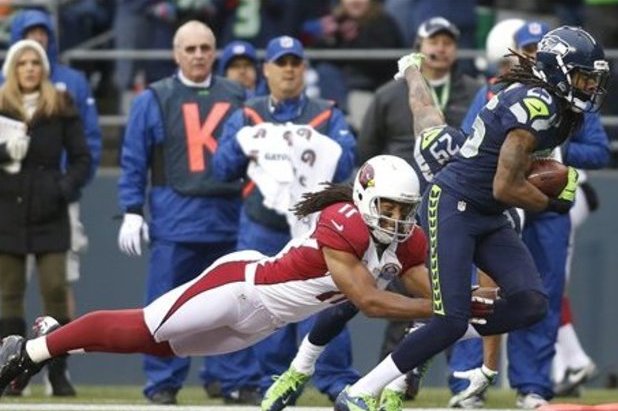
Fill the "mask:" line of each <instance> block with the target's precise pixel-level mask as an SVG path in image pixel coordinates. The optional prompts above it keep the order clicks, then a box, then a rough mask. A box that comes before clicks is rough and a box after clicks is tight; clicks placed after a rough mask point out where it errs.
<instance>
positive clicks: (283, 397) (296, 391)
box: [261, 367, 311, 411]
mask: <svg viewBox="0 0 618 411" xmlns="http://www.w3.org/2000/svg"><path fill="white" fill-rule="evenodd" d="M309 378H311V376H310V375H308V374H304V373H302V372H298V371H296V370H295V369H294V368H292V367H290V368H289V369H288V370H287V371H286V372H284V373H283V374H281V375H280V376H278V377H274V380H275V382H274V383H273V384H272V385H271V386H270V387H268V390H266V394H264V399H263V400H262V404H261V407H262V411H279V410H282V409H284V408H285V407H287V406H288V405H294V404H295V403H296V400H297V399H298V397H300V394H301V393H302V392H303V388H304V386H305V384H306V383H307V381H309Z"/></svg>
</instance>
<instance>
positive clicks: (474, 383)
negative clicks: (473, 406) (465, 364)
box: [448, 364, 498, 408]
mask: <svg viewBox="0 0 618 411" xmlns="http://www.w3.org/2000/svg"><path fill="white" fill-rule="evenodd" d="M497 375H498V371H493V370H490V369H489V368H487V367H486V366H485V365H484V364H483V366H481V367H480V368H474V369H472V370H468V371H455V372H454V373H453V376H454V377H455V378H461V379H462V380H468V381H470V385H468V387H467V388H466V389H465V390H463V391H461V392H460V393H458V394H457V395H455V396H453V398H451V399H450V401H449V402H448V406H449V408H457V407H458V406H460V404H459V403H460V402H461V401H463V400H466V399H468V398H470V397H473V396H475V395H481V394H483V393H484V392H485V391H486V390H487V388H488V387H489V386H490V385H491V384H492V383H493V382H494V381H495V379H496V376H497Z"/></svg>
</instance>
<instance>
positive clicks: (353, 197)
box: [0, 155, 491, 392]
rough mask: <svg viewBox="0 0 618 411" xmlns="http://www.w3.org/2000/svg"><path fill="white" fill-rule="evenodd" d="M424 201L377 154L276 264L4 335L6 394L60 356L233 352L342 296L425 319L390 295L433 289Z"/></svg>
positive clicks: (248, 260)
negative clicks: (399, 284)
mask: <svg viewBox="0 0 618 411" xmlns="http://www.w3.org/2000/svg"><path fill="white" fill-rule="evenodd" d="M420 198H421V195H420V191H419V182H418V179H417V177H416V173H415V172H414V171H413V169H412V168H411V167H410V166H409V165H408V164H407V163H406V162H405V161H404V160H401V159H399V158H397V157H394V156H386V155H382V156H377V157H374V158H372V159H370V160H369V161H367V163H365V165H363V166H362V167H361V169H360V171H359V172H358V174H357V176H356V178H355V182H354V189H352V188H351V187H349V186H347V185H330V186H328V187H327V188H326V189H324V190H323V191H320V192H318V193H311V194H307V195H305V196H304V200H303V201H301V202H300V203H298V204H297V206H296V212H297V214H298V215H299V216H301V217H302V216H306V215H308V214H311V213H314V212H319V213H320V214H319V217H318V219H317V222H316V225H315V228H314V230H313V231H312V232H311V233H309V234H307V235H306V236H305V237H304V238H301V239H296V240H292V241H291V242H290V243H289V244H288V245H287V246H286V247H285V248H284V250H282V251H281V252H280V253H279V254H278V255H276V256H274V257H265V256H264V255H262V254H260V253H258V252H255V251H240V252H236V253H231V254H228V255H227V256H225V257H222V258H220V259H219V260H217V261H216V262H215V263H214V264H212V265H211V266H210V267H208V268H207V269H206V270H204V272H203V273H202V274H200V275H199V276H197V277H196V278H195V279H194V280H192V281H189V282H187V283H185V284H183V285H181V286H179V287H177V288H175V289H173V290H171V291H169V292H167V293H166V294H164V295H162V296H161V297H159V298H158V299H156V300H155V301H153V302H152V303H151V304H149V305H148V306H146V307H145V308H138V309H129V310H113V311H95V312H91V313H89V314H86V315H84V316H82V317H80V318H78V319H76V320H75V321H73V322H71V323H69V324H67V325H65V326H63V327H56V324H54V323H53V320H50V319H49V318H46V319H45V320H44V321H42V322H39V324H43V325H46V326H44V327H41V328H40V330H39V331H40V332H39V333H40V334H43V335H41V336H39V337H36V338H34V339H30V340H26V339H24V338H23V337H21V336H17V335H12V336H8V337H6V338H5V339H4V340H3V341H2V346H1V347H0V392H3V391H4V389H5V388H6V387H7V385H8V384H10V383H11V381H13V380H14V379H15V378H16V377H18V376H20V379H21V380H22V381H23V379H24V378H26V379H27V378H28V377H30V376H32V375H34V374H35V373H37V372H38V371H39V370H40V369H41V367H42V366H43V365H44V364H45V363H46V362H47V361H48V360H50V359H51V358H54V357H57V356H61V355H65V354H73V353H84V352H95V351H96V352H112V353H145V354H151V355H158V356H171V355H177V356H190V355H213V354H221V353H227V352H232V351H236V350H239V349H242V348H245V347H248V346H250V345H252V344H254V343H255V342H257V341H259V340H261V339H263V338H265V337H266V336H268V335H269V334H271V333H272V332H274V331H275V330H277V329H278V328H279V327H281V326H283V325H284V324H286V323H290V322H297V321H300V320H302V319H304V318H307V317H308V316H310V315H311V314H314V313H316V312H319V311H321V310H323V309H325V308H327V307H330V306H332V305H333V304H337V303H340V302H343V301H346V300H349V301H351V302H352V303H353V304H354V305H355V306H356V307H358V308H359V309H360V311H362V312H363V313H365V314H366V315H367V316H369V317H385V318H399V319H413V318H427V317H429V316H431V315H432V304H431V300H430V299H427V298H408V297H405V296H402V295H399V294H395V293H392V292H389V291H385V290H383V288H384V286H385V285H386V283H387V282H388V281H389V280H390V278H392V277H393V276H395V275H399V276H401V279H402V281H403V282H404V283H405V284H410V286H411V287H416V289H417V290H424V291H422V292H421V294H422V295H429V293H430V288H429V282H428V277H427V273H426V269H425V265H424V262H425V254H426V247H427V244H426V239H425V235H424V233H423V231H422V230H421V229H420V228H419V227H418V226H416V224H415V220H414V216H415V213H416V209H417V206H418V205H419V201H420ZM481 306H482V309H483V310H485V309H486V308H487V306H485V305H483V304H481ZM488 306H491V302H489V303H488ZM488 311H491V310H488Z"/></svg>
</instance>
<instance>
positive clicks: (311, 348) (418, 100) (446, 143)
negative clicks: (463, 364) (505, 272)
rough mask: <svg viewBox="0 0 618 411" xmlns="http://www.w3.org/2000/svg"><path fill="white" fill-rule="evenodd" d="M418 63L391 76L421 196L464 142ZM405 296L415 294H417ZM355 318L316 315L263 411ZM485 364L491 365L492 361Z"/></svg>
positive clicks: (346, 310)
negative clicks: (399, 85) (409, 127)
mask: <svg viewBox="0 0 618 411" xmlns="http://www.w3.org/2000/svg"><path fill="white" fill-rule="evenodd" d="M423 58H425V57H424V56H423V55H422V54H420V53H412V54H409V55H406V56H404V57H402V58H401V59H400V61H399V63H398V65H399V73H398V74H397V75H396V76H395V77H396V78H398V77H399V76H401V77H405V80H406V83H407V85H408V104H409V106H410V111H411V113H412V116H413V118H415V119H416V121H415V122H414V130H413V131H414V135H415V139H414V157H413V162H412V164H411V165H412V168H413V169H414V170H415V171H416V175H417V177H418V180H419V183H420V189H421V190H420V191H421V192H424V190H425V188H426V187H427V186H428V185H429V183H430V182H431V181H432V180H433V178H434V176H435V175H436V174H437V173H438V172H439V171H440V170H441V169H442V168H443V167H444V166H445V165H446V163H448V162H449V161H450V160H451V159H452V158H453V156H454V155H455V154H456V153H457V151H459V149H460V147H461V146H462V145H463V143H464V141H465V140H466V135H465V134H464V133H463V132H462V130H460V129H458V128H455V127H450V126H448V125H446V124H445V123H444V116H443V114H442V112H441V111H440V109H439V108H438V107H437V106H436V105H435V104H434V101H433V98H432V94H431V91H430V90H429V87H428V86H427V83H426V81H425V79H424V78H423V75H422V74H421V71H420V66H421V61H422V59H423ZM514 216H515V217H514V223H515V224H516V225H517V226H519V219H518V217H517V215H516V214H514ZM484 285H486V286H487V287H489V288H492V287H495V284H487V283H486V284H484ZM409 291H411V292H418V289H410V290H409ZM356 314H358V309H357V308H356V307H355V306H354V304H352V303H351V302H347V303H345V304H340V305H338V306H336V307H332V308H330V309H328V310H325V311H323V312H321V313H320V314H319V315H318V318H317V320H316V323H315V324H314V326H313V328H312V329H311V331H310V333H309V334H308V335H307V336H305V338H304V339H303V341H302V343H301V345H300V347H299V349H298V353H297V354H296V356H295V358H294V360H293V361H292V363H291V364H290V367H289V368H288V370H287V371H286V372H285V373H283V374H282V375H280V376H279V377H278V378H277V379H276V380H275V382H274V383H273V384H272V385H271V386H270V388H269V389H268V390H267V392H266V393H265V395H264V399H263V400H262V411H280V410H282V409H284V408H285V407H286V406H287V405H288V404H290V403H293V402H294V401H295V400H296V398H297V397H298V396H299V395H300V394H301V393H302V390H303V388H304V385H305V383H306V382H307V381H308V380H309V377H310V376H311V375H312V373H313V371H314V368H315V362H316V361H317V359H318V357H319V356H320V355H321V353H322V352H323V351H324V348H325V347H326V345H327V344H328V343H329V342H330V341H331V340H332V339H333V338H334V337H335V336H336V335H337V334H338V333H339V332H341V330H342V329H343V327H344V326H345V324H346V323H347V322H348V321H349V320H351V319H352V318H353V317H354V316H355V315H356ZM493 353H495V351H493ZM488 362H491V363H492V364H493V359H492V360H491V361H488ZM486 373H487V374H489V375H488V377H487V379H488V380H491V378H493V376H494V374H495V373H494V372H493V371H491V370H487V371H486ZM406 388H407V387H406V381H405V378H400V379H397V380H395V381H393V383H391V384H389V385H388V386H387V388H386V389H385V390H384V391H383V393H382V396H381V399H380V407H381V409H382V408H383V409H388V410H391V409H397V408H400V407H397V406H396V405H395V404H401V403H402V400H403V397H404V395H405V394H404V393H405V390H406ZM466 394H467V393H466Z"/></svg>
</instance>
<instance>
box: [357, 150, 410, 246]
mask: <svg viewBox="0 0 618 411" xmlns="http://www.w3.org/2000/svg"><path fill="white" fill-rule="evenodd" d="M353 197H354V204H355V205H356V207H357V208H358V209H359V211H360V213H361V216H362V217H363V220H364V221H365V224H367V226H368V227H369V230H370V231H371V233H372V235H373V237H374V238H375V239H376V240H377V241H378V242H380V243H382V244H390V243H391V242H392V241H398V242H402V241H405V240H407V239H408V237H410V235H411V234H412V230H413V228H414V224H415V216H416V209H417V208H418V205H419V203H420V201H421V192H420V183H419V181H418V177H417V175H416V172H415V171H414V169H413V168H412V167H411V166H410V165H409V164H408V163H407V162H406V161H405V160H403V159H401V158H399V157H395V156H391V155H379V156H376V157H373V158H370V159H369V160H367V161H366V162H365V164H363V165H362V166H361V167H360V169H359V170H358V173H357V174H356V177H355V178H354V193H353ZM380 200H391V201H396V202H398V203H400V204H404V205H407V206H408V207H406V208H405V209H404V215H403V216H402V218H401V219H393V218H391V217H389V216H388V215H384V214H383V213H381V212H380V210H381V206H380Z"/></svg>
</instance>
